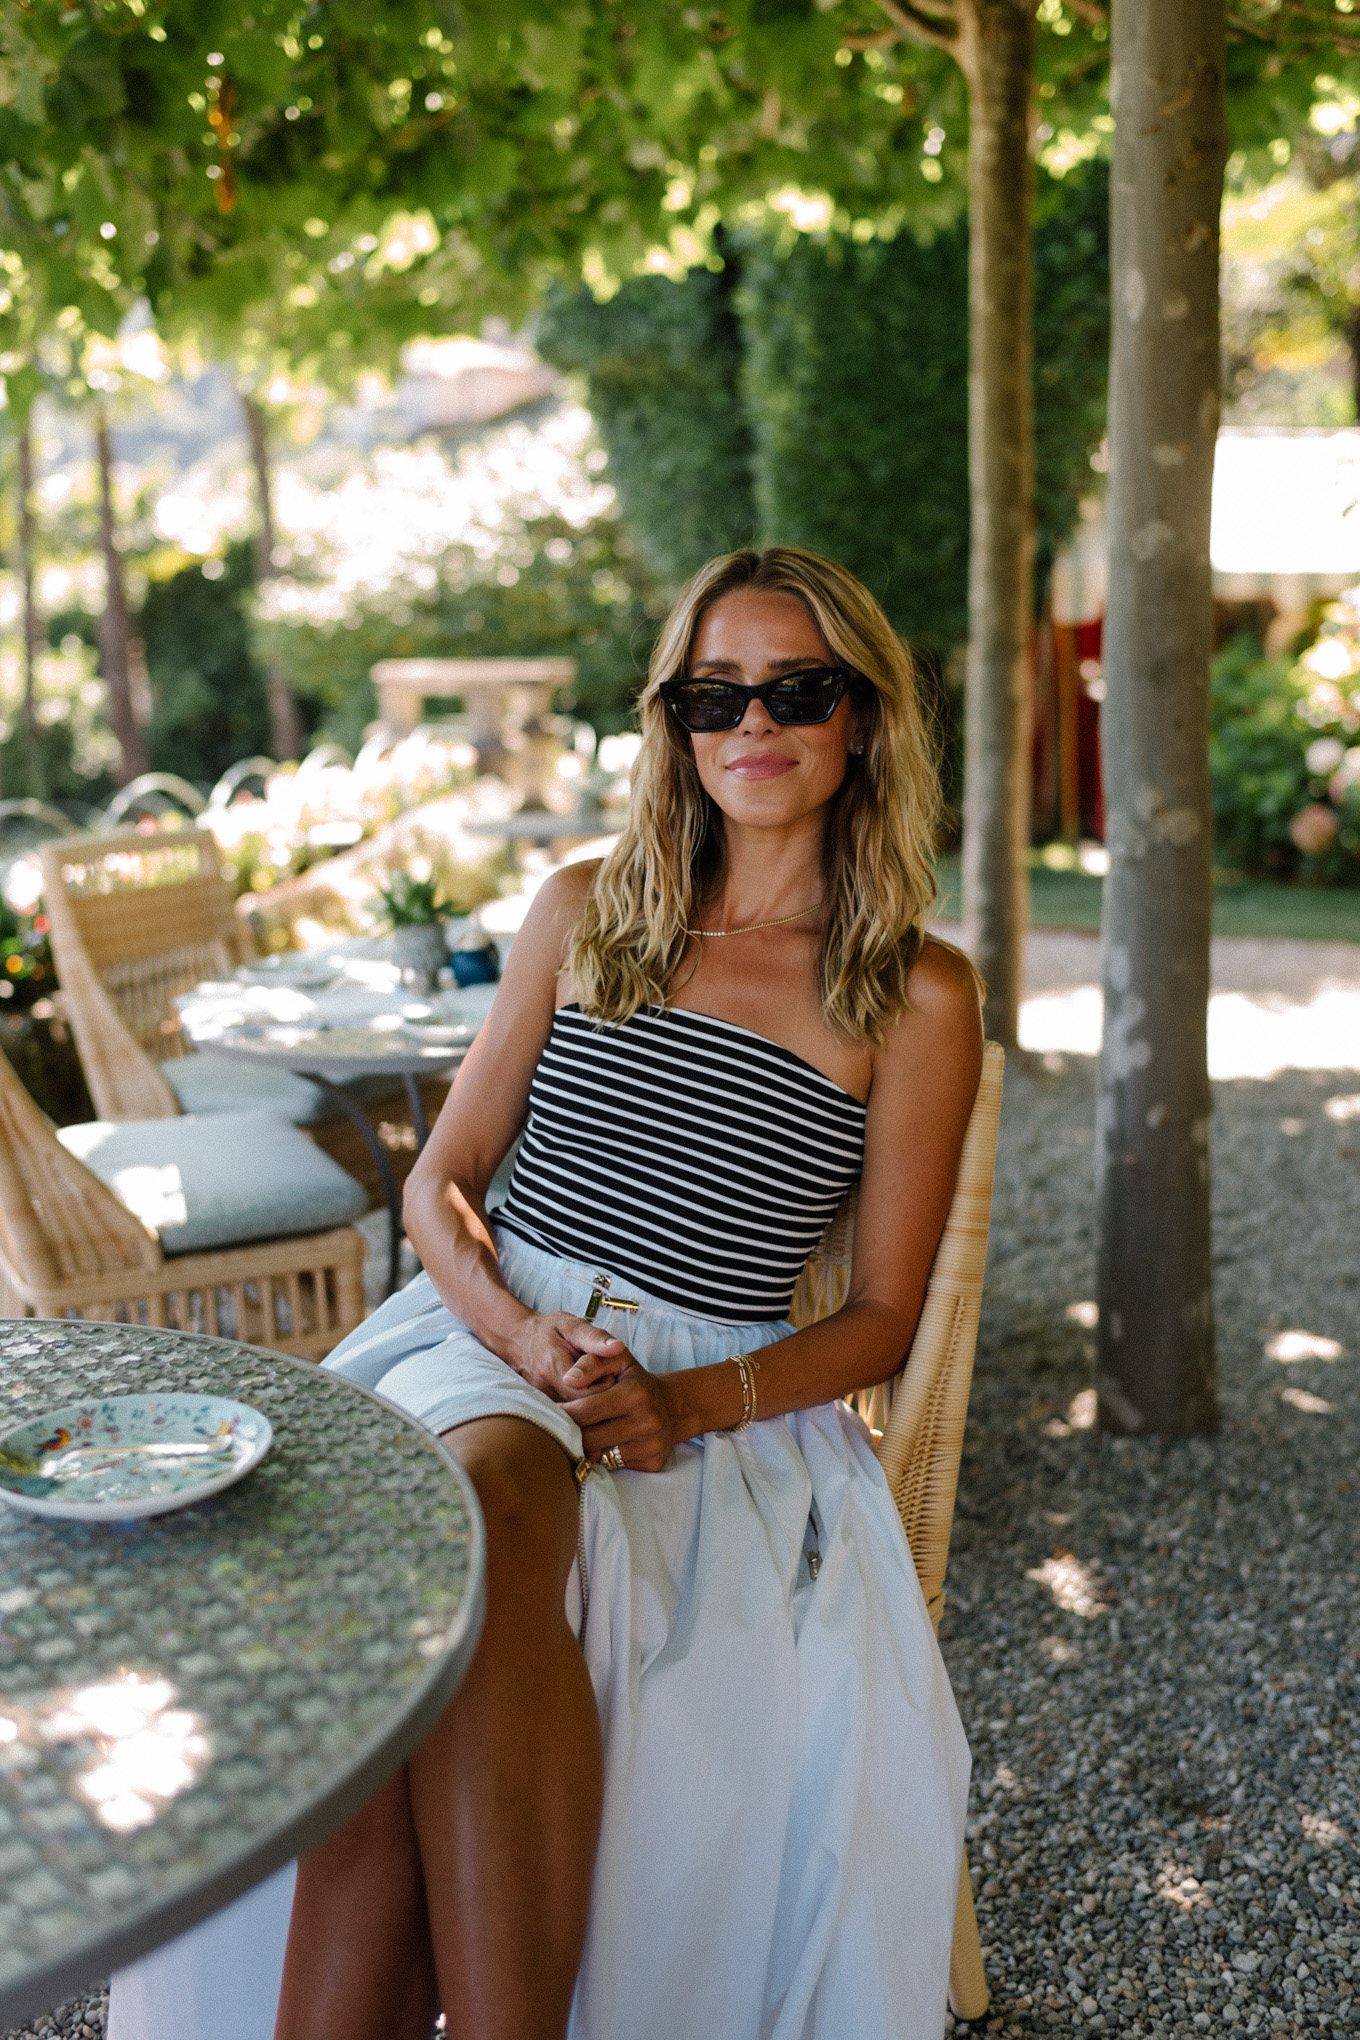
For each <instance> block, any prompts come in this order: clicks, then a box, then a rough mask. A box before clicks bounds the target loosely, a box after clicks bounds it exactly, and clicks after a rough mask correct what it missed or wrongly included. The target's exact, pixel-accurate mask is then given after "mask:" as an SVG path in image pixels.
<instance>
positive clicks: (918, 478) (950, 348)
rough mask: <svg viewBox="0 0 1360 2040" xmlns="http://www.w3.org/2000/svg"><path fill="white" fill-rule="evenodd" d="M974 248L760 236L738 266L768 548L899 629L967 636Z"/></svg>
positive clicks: (942, 638) (928, 640)
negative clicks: (822, 562)
mask: <svg viewBox="0 0 1360 2040" xmlns="http://www.w3.org/2000/svg"><path fill="white" fill-rule="evenodd" d="M967 294H968V246H967V238H966V234H965V232H964V231H963V229H962V228H958V227H956V228H953V229H951V230H949V231H947V232H944V233H940V234H937V235H936V236H935V238H934V239H933V240H932V241H930V242H928V243H925V244H923V243H920V242H918V241H916V240H915V239H914V238H913V237H912V236H911V235H910V234H901V235H899V236H898V237H897V238H896V239H895V240H893V241H879V240H874V241H866V242H863V243H861V242H857V241H854V240H852V239H850V238H849V237H848V236H842V235H832V236H830V237H828V238H827V239H825V240H822V239H817V238H813V237H811V236H806V235H802V236H799V237H798V239H797V240H796V241H794V242H793V244H792V246H790V247H788V248H787V249H783V248H781V247H780V246H778V245H777V244H775V243H772V242H769V241H762V242H759V243H757V244H755V245H754V246H752V247H750V248H749V249H748V250H747V252H746V255H745V258H744V261H743V273H742V287H741V299H740V302H741V307H742V323H743V330H744V333H745V336H746V357H745V363H744V377H743V388H744V393H745V397H746V402H747V406H748V409H749V412H750V416H751V420H752V426H753V431H754V437H755V445H756V463H755V470H756V500H757V503H758V506H759V510H760V525H761V539H762V541H763V542H764V543H766V544H786V545H805V546H809V547H811V548H812V550H813V551H815V552H821V553H826V554H829V555H830V556H831V557H832V558H834V559H838V560H840V561H841V562H842V564H843V565H845V566H847V567H849V568H850V569H851V571H852V572H853V573H856V574H858V575H859V576H860V578H861V579H862V580H863V581H864V582H865V583H866V585H867V586H868V587H869V588H871V589H872V590H873V592H874V593H875V594H876V595H877V596H878V598H879V600H880V601H881V602H882V603H883V606H884V608H885V609H886V610H887V613H888V615H889V617H890V618H891V620H892V622H893V623H894V624H895V625H896V626H897V628H898V629H899V630H901V631H902V632H903V634H904V635H905V636H907V637H908V638H909V639H911V640H912V641H913V642H916V643H918V644H919V643H924V644H926V645H928V646H932V647H934V648H935V649H936V650H937V651H939V652H947V651H948V650H949V648H950V647H951V646H952V645H954V644H956V643H958V641H959V640H960V639H961V638H962V637H963V635H964V631H965V628H966V617H967V584H968V387H967V361H968V311H967Z"/></svg>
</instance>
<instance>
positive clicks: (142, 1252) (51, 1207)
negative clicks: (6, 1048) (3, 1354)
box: [0, 1055, 364, 1360]
mask: <svg viewBox="0 0 1360 2040" xmlns="http://www.w3.org/2000/svg"><path fill="white" fill-rule="evenodd" d="M363 1266H364V1242H363V1239H362V1237H361V1235H360V1234H359V1233H357V1232H356V1231H355V1230H354V1228H353V1227H352V1226H341V1227H337V1228H335V1229H334V1230H332V1231H327V1232H321V1233H312V1234H310V1235H304V1236H303V1237H301V1238H292V1239H276V1240H265V1241H260V1242H258V1243H252V1244H251V1245H248V1246H236V1247H223V1248H220V1249H217V1250H214V1251H212V1252H208V1253H186V1254H181V1255H171V1256H167V1255H165V1254H164V1253H163V1252H162V1251H161V1248H160V1245H159V1243H158V1242H157V1241H156V1240H155V1239H154V1238H153V1237H152V1235H151V1234H150V1233H149V1232H148V1231H147V1230H146V1228H145V1226H143V1225H142V1224H141V1222H140V1221H139V1220H138V1219H136V1218H134V1217H133V1215H132V1213H131V1212H130V1211H128V1210H127V1208H126V1207H125V1206H124V1205H123V1204H121V1203H120V1202H119V1201H118V1199H117V1197H116V1196H115V1195H114V1193H113V1191H112V1190H110V1189H108V1188H107V1186H106V1185H105V1184H103V1183H101V1182H100V1180H99V1178H98V1176H96V1175H95V1174H94V1172H93V1171H92V1170H91V1169H88V1168H86V1166H85V1165H84V1163H83V1162H80V1161H78V1160H77V1159H76V1157H75V1156H74V1155H71V1154H68V1153H67V1151H66V1149H65V1148H64V1147H63V1146H62V1145H61V1142H60V1141H59V1140H58V1139H57V1136H56V1134H55V1132H54V1131H53V1129H52V1126H51V1124H50V1122H49V1121H48V1120H47V1118H46V1117H45V1116H44V1114H43V1113H42V1112H40V1111H39V1109H38V1107H37V1106H36V1105H35V1104H34V1103H33V1100H32V1099H31V1098H30V1097H29V1095H28V1093H27V1091H25V1089H24V1087H23V1085H22V1084H21V1083H20V1081H19V1079H18V1077H17V1076H16V1075H15V1073H14V1071H13V1069H12V1068H11V1066H10V1063H9V1060H8V1058H7V1057H5V1056H4V1055H0V1316H4V1317H42V1318H61V1317H72V1316H73V1317H81V1318H94V1319H103V1320H110V1321H113V1322H117V1323H125V1324H134V1325H135V1324H148V1325H169V1326H171V1327H173V1328H174V1329H176V1330H179V1331H188V1332H209V1333H215V1334H219V1335H221V1336H224V1337H228V1338H234V1339H244V1340H247V1341H248V1342H249V1343H251V1344H252V1345H259V1346H269V1347H272V1348H274V1349H275V1350H276V1351H277V1352H281V1353H295V1354H297V1355H299V1356H300V1357H302V1358H304V1359H309V1360H321V1359H324V1358H325V1356H326V1354H327V1353H329V1352H330V1350H331V1348H332V1347H333V1346H335V1345H337V1344H338V1343H339V1341H340V1340H341V1339H342V1338H344V1336H345V1334H346V1333H347V1332H350V1331H352V1330H353V1329H354V1327H355V1326H356V1325H357V1324H359V1323H360V1322H361V1320H362V1318H363V1315H364V1297H363Z"/></svg>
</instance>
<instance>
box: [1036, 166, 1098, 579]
mask: <svg viewBox="0 0 1360 2040" xmlns="http://www.w3.org/2000/svg"><path fill="white" fill-rule="evenodd" d="M1109 273H1110V172H1109V165H1108V163H1106V162H1104V161H1102V160H1101V159H1100V158H1097V159H1096V160H1095V161H1094V162H1090V163H1085V164H1083V165H1082V166H1081V168H1080V169H1077V170H1071V171H1069V172H1068V174H1067V176H1066V177H1064V178H1063V179H1062V180H1061V181H1059V180H1056V179H1052V180H1049V179H1044V178H1040V180H1039V190H1038V194H1037V200H1036V206H1035V225H1034V519H1035V552H1036V557H1037V562H1038V567H1039V571H1040V573H1041V574H1046V573H1047V571H1048V568H1049V566H1050V565H1051V563H1052V559H1053V555H1054V553H1056V551H1057V550H1058V547H1059V546H1060V545H1061V544H1062V542H1063V540H1064V539H1065V538H1066V537H1067V535H1068V533H1069V532H1070V531H1071V530H1072V528H1073V526H1074V524H1075V523H1076V520H1077V508H1078V505H1079V503H1080V501H1081V498H1082V497H1083V496H1087V495H1090V494H1091V491H1092V486H1093V482H1092V474H1091V455H1092V454H1093V453H1094V452H1095V450H1096V448H1097V447H1098V446H1099V445H1100V443H1101V440H1102V439H1103V437H1104V434H1105V399H1106V383H1107V380H1108V371H1109V355H1110V296H1109V288H1108V278H1109Z"/></svg>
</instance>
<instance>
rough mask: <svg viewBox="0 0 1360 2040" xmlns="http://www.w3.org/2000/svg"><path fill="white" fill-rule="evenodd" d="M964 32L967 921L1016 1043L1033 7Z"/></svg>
mask: <svg viewBox="0 0 1360 2040" xmlns="http://www.w3.org/2000/svg"><path fill="white" fill-rule="evenodd" d="M959 29H960V34H959V42H958V51H957V54H958V60H959V63H960V66H961V68H962V70H963V74H964V76H965V78H966V79H967V81H968V231H969V255H968V268H969V279H968V334H969V337H968V473H969V498H970V521H971V529H970V541H969V544H970V550H969V564H968V667H967V685H966V694H965V705H964V712H965V722H966V748H965V763H964V800H963V918H964V930H965V940H966V942H967V945H968V948H969V951H970V952H971V954H972V957H973V960H974V962H975V963H976V964H977V966H978V968H979V969H980V970H981V972H982V975H983V978H984V980H985V982H986V986H987V998H986V1009H985V1011H986V1023H987V1033H988V1035H989V1036H990V1037H991V1038H992V1040H994V1041H1000V1042H1002V1043H1004V1044H1005V1045H1006V1046H1007V1047H1013V1046H1014V1044H1015V1040H1016V1028H1017V1024H1018V1020H1019V1011H1020V989H1021V974H1022V969H1023V962H1024V937H1025V922H1026V918H1027V913H1028V897H1029V893H1028V879H1027V874H1026V870H1025V852H1026V849H1027V847H1028V841H1029V736H1030V671H1029V644H1028V636H1029V623H1030V616H1031V612H1032V608H1033V599H1034V598H1033V586H1032V556H1033V498H1034V451H1033V387H1032V372H1031V364H1032V354H1033V338H1032V334H1033V307H1032V302H1031V293H1032V281H1031V266H1032V265H1031V253H1030V183H1031V170H1030V154H1029V102H1030V88H1031V82H1032V71H1033V62H1034V8H1033V5H1032V0H965V4H964V5H962V6H961V7H960V10H959Z"/></svg>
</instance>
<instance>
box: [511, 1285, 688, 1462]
mask: <svg viewBox="0 0 1360 2040" xmlns="http://www.w3.org/2000/svg"><path fill="white" fill-rule="evenodd" d="M511 1364H512V1365H513V1366H514V1368H515V1370H516V1372H517V1373H519V1374H522V1375H523V1376H524V1379H525V1380H526V1381H528V1382H530V1383H532V1385H533V1386H534V1387H535V1388H539V1389H542V1391H543V1393H544V1394H545V1395H547V1396H550V1397H551V1398H552V1400H553V1401H554V1402H557V1403H561V1405H562V1407H563V1409H564V1410H565V1411H566V1413H567V1415H568V1416H569V1417H570V1418H571V1419H572V1421H573V1423H575V1424H576V1425H578V1426H579V1428H580V1432H581V1438H582V1441H583V1443H584V1446H585V1455H586V1458H587V1459H589V1460H592V1461H594V1462H595V1463H596V1464H598V1463H599V1461H600V1460H601V1459H602V1458H603V1457H604V1455H605V1453H606V1452H610V1451H613V1450H615V1449H617V1450H618V1451H620V1452H621V1453H622V1454H623V1462H624V1464H625V1465H626V1466H627V1467H628V1468H630V1469H631V1470H635V1471H638V1472H642V1473H660V1471H661V1469H662V1468H663V1467H664V1466H665V1465H666V1463H667V1462H668V1460H669V1459H670V1456H671V1453H672V1452H673V1451H674V1449H675V1446H676V1444H677V1442H678V1439H677V1413H676V1409H675V1403H674V1398H673V1395H672V1392H671V1389H670V1387H669V1386H668V1384H667V1382H666V1380H665V1377H664V1376H662V1375H658V1374H649V1373H648V1372H647V1369H646V1368H645V1367H642V1366H639V1364H638V1362H637V1361H636V1360H635V1359H634V1358H633V1356H632V1354H631V1353H630V1352H629V1351H628V1348H627V1347H626V1346H625V1345H624V1343H623V1340H622V1339H616V1338H613V1337H612V1336H611V1335H610V1334H609V1333H608V1332H605V1331H603V1330H602V1329H601V1328H600V1326H599V1325H594V1324H591V1323H590V1322H589V1321H588V1320H587V1319H586V1318H581V1317H573V1316H572V1315H571V1313H570V1311H563V1310H553V1311H543V1312H535V1313H534V1315H533V1316H532V1317H530V1318H529V1320H528V1322H527V1323H526V1324H525V1326H524V1327H523V1330H522V1331H521V1333H520V1335H519V1336H518V1337H517V1339H516V1340H515V1352H514V1357H513V1360H512V1363H511Z"/></svg>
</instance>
